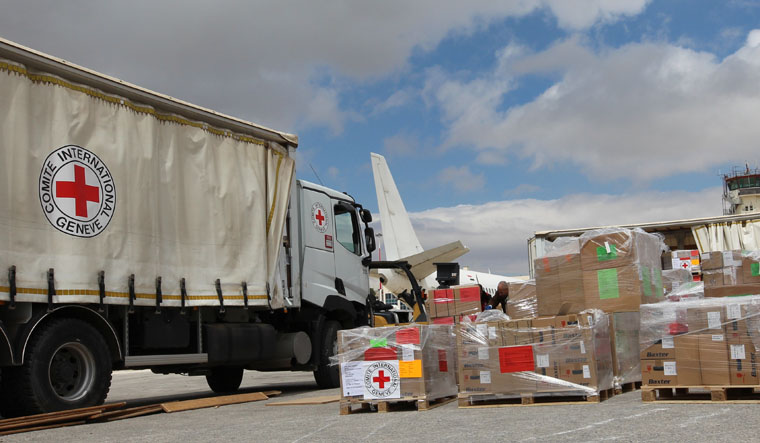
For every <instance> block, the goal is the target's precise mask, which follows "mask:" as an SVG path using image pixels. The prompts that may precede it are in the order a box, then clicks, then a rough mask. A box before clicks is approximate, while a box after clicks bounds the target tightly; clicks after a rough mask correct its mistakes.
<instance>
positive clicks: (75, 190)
mask: <svg viewBox="0 0 760 443" xmlns="http://www.w3.org/2000/svg"><path fill="white" fill-rule="evenodd" d="M84 172H85V171H84V168H83V167H82V166H78V165H74V181H73V182H65V181H59V182H57V183H56V184H55V196H56V197H58V198H73V199H74V200H75V203H76V215H77V217H84V218H87V202H94V203H99V202H100V188H98V187H97V186H90V185H88V184H87V178H86V177H85V173H84Z"/></svg>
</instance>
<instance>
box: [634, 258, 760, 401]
mask: <svg viewBox="0 0 760 443" xmlns="http://www.w3.org/2000/svg"><path fill="white" fill-rule="evenodd" d="M703 263H704V261H703ZM640 329H641V331H640V337H641V343H640V350H641V372H642V382H643V389H644V391H642V398H643V399H644V400H645V401H654V400H656V399H657V397H658V391H661V390H662V388H685V389H686V388H694V387H731V386H758V384H759V382H760V379H758V369H760V368H758V361H757V349H758V347H757V346H758V345H760V332H759V331H760V296H745V297H723V298H706V299H703V300H684V301H679V302H662V303H655V304H649V305H642V306H641V328H640ZM667 395H668V396H669V395H672V393H671V392H669V393H668V394H667Z"/></svg>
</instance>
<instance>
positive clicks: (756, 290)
mask: <svg viewBox="0 0 760 443" xmlns="http://www.w3.org/2000/svg"><path fill="white" fill-rule="evenodd" d="M758 294H760V284H744V285H732V286H718V287H712V288H708V287H706V286H705V297H708V298H716V297H738V296H743V295H758Z"/></svg>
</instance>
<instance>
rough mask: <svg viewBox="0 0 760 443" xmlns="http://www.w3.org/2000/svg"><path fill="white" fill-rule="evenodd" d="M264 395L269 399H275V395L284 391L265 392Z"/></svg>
mask: <svg viewBox="0 0 760 443" xmlns="http://www.w3.org/2000/svg"><path fill="white" fill-rule="evenodd" d="M262 394H264V395H266V396H267V397H274V396H275V395H280V394H282V391H264V392H262Z"/></svg>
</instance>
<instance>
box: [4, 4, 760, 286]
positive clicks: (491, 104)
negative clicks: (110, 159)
mask: <svg viewBox="0 0 760 443" xmlns="http://www.w3.org/2000/svg"><path fill="white" fill-rule="evenodd" d="M0 8H1V9H0V10H1V11H2V14H0V37H2V38H5V39H8V40H12V41H14V42H17V43H20V44H22V45H25V46H29V47H31V48H34V49H37V50H40V51H43V52H46V53H49V54H52V55H55V56H57V57H61V58H63V59H66V60H68V61H71V62H73V63H76V64H79V65H83V66H85V67H88V68H91V69H94V70H97V71H100V72H103V73H106V74H109V75H112V76H115V77H118V78H120V79H123V80H126V81H128V82H131V83H135V84H137V85H140V86H143V87H146V88H149V89H152V90H155V91H158V92H161V93H164V94H168V95H171V96H174V97H177V98H180V99H183V100H185V101H189V102H192V103H195V104H198V105H201V106H205V107H209V108H211V109H214V110H216V111H219V112H223V113H226V114H230V115H233V116H235V117H239V118H243V119H246V120H250V121H253V122H255V123H259V124H262V125H265V126H269V127H272V128H274V129H277V130H281V131H287V132H293V133H296V134H298V136H299V139H300V145H299V148H298V154H297V175H298V177H299V178H301V179H304V180H308V181H312V182H317V183H319V182H322V183H323V184H324V185H326V186H329V187H331V188H335V189H337V190H340V191H345V192H348V193H349V194H351V195H352V196H354V197H355V198H356V199H357V200H358V201H359V202H361V203H362V204H363V205H364V206H365V207H367V208H368V209H370V210H372V211H373V212H375V213H376V210H377V201H376V197H375V191H374V183H373V179H372V170H371V166H370V155H369V154H370V152H377V153H380V154H383V155H384V156H385V157H386V158H387V160H388V163H389V166H390V168H391V172H392V173H393V175H394V178H395V180H396V183H397V185H398V188H399V191H400V193H401V195H402V197H403V199H404V201H405V204H406V208H407V210H408V211H409V213H410V216H411V218H412V222H413V224H414V226H415V229H416V231H417V235H418V237H419V238H420V241H421V243H422V245H423V246H424V247H426V248H432V247H435V246H438V245H440V244H443V243H448V242H450V241H453V240H461V241H462V242H463V243H464V244H465V245H466V246H468V247H469V248H470V250H471V252H469V253H468V254H467V255H465V256H463V257H461V258H460V259H459V262H460V264H461V265H464V266H469V267H470V268H471V269H475V270H482V271H489V270H490V271H491V272H494V273H501V274H507V275H523V274H526V273H527V270H528V252H527V240H528V238H529V237H531V236H532V235H533V233H534V232H536V231H542V230H551V229H569V228H581V227H588V226H600V225H612V224H629V223H640V222H650V221H663V220H675V219H684V218H694V217H703V216H704V217H708V216H717V215H721V214H722V206H721V193H722V182H721V178H720V173H724V172H727V171H728V170H729V169H730V168H732V167H734V166H743V165H745V163H748V164H749V165H750V166H753V167H754V166H757V164H758V155H757V154H756V152H758V151H757V141H758V140H760V124H758V123H757V116H758V115H760V81H758V79H760V1H749V0H726V1H720V2H716V1H701V0H668V1H649V0H574V1H571V0H514V1H494V0H470V1H468V2H461V1H448V0H416V1H400V0H385V1H381V2H379V1H370V0H331V1H327V2H313V1H306V0H300V1H290V0H272V1H259V0H247V1H234V0H217V1H215V2H206V1H197V0H187V1H184V2H175V1H166V0H150V1H147V0H134V1H131V2H103V1H88V0H71V1H67V2H60V1H42V0H24V1H7V0H0ZM756 28H758V29H756Z"/></svg>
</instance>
